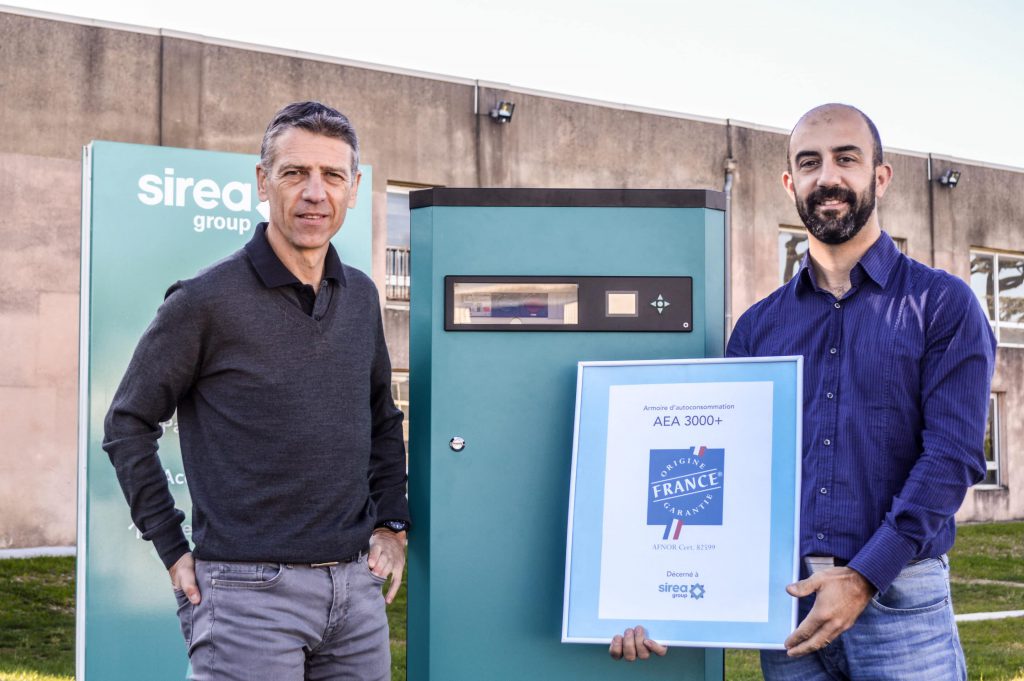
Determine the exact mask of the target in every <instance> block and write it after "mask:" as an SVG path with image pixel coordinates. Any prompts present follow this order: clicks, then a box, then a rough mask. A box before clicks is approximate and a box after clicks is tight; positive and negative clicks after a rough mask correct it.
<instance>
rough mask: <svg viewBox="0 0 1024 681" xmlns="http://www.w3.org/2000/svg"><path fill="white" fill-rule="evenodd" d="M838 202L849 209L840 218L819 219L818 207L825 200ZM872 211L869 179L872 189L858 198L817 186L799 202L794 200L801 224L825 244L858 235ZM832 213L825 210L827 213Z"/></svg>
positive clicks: (842, 190) (848, 191)
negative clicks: (802, 222)
mask: <svg viewBox="0 0 1024 681" xmlns="http://www.w3.org/2000/svg"><path fill="white" fill-rule="evenodd" d="M833 199H837V200H839V201H844V202H846V204H847V205H848V206H849V209H848V210H847V211H846V213H845V214H844V215H843V216H842V217H839V216H833V217H822V216H821V215H819V213H818V206H819V205H821V204H822V203H824V202H825V201H829V200H833ZM874 210H875V178H873V177H872V178H871V186H870V187H868V189H867V191H865V192H864V193H863V194H861V195H860V196H857V195H856V194H855V193H854V192H853V190H851V189H846V188H845V187H820V188H818V189H815V190H814V191H813V192H811V193H810V195H808V197H807V198H806V199H805V200H803V201H801V200H800V199H799V198H797V200H796V212H797V213H799V214H800V219H801V220H803V221H804V226H806V227H807V231H808V232H810V233H811V234H812V235H813V236H814V238H815V239H817V240H818V241H821V242H823V243H826V244H832V245H833V246H834V245H836V244H842V243H846V242H847V241H849V240H850V239H852V238H853V237H855V236H856V235H857V232H859V231H860V230H861V228H862V227H864V225H866V224H867V223H868V219H870V218H871V213H872V212H873V211H874ZM828 212H831V211H826V214H827V213H828Z"/></svg>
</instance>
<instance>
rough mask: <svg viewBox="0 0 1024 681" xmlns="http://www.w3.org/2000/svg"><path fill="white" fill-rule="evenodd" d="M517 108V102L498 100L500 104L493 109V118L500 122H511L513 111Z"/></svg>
mask: <svg viewBox="0 0 1024 681" xmlns="http://www.w3.org/2000/svg"><path fill="white" fill-rule="evenodd" d="M515 110H516V105H515V103H513V102H506V101H505V100H501V101H500V102H498V106H496V107H494V108H493V109H491V118H493V119H494V120H495V121H497V122H498V123H511V122H512V113H513V112H514V111H515Z"/></svg>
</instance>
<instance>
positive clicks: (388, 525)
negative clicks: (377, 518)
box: [374, 520, 409, 532]
mask: <svg viewBox="0 0 1024 681" xmlns="http://www.w3.org/2000/svg"><path fill="white" fill-rule="evenodd" d="M380 527H383V528H384V529H386V530H391V531H392V532H405V531H406V530H408V529H409V521H408V520H382V521H381V522H379V523H377V528H380ZM377 528H374V529H377Z"/></svg>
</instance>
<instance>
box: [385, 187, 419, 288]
mask: <svg viewBox="0 0 1024 681" xmlns="http://www.w3.org/2000/svg"><path fill="white" fill-rule="evenodd" d="M423 188H424V186H423V185H408V184H388V190H387V198H388V243H387V249H386V251H385V260H384V265H385V268H384V272H385V282H386V285H387V286H386V290H385V297H386V299H387V300H390V301H399V302H403V301H408V300H409V272H410V270H409V227H410V216H409V192H411V191H415V190H417V189H423Z"/></svg>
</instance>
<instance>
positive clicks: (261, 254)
mask: <svg viewBox="0 0 1024 681" xmlns="http://www.w3.org/2000/svg"><path fill="white" fill-rule="evenodd" d="M245 253H246V255H247V256H249V262H251V263H252V266H253V269H255V270H256V274H257V275H258V276H259V278H260V281H262V282H263V285H264V286H266V287H267V288H277V287H279V286H296V285H298V286H303V285H304V284H303V283H302V282H301V281H299V279H298V277H296V276H295V275H294V274H292V273H291V271H290V270H289V269H288V268H287V267H285V266H284V263H283V262H281V259H280V258H278V257H277V253H274V249H273V248H271V246H270V242H269V241H267V223H266V222H261V223H259V224H258V225H256V229H255V230H254V231H253V235H252V238H251V239H249V243H247V244H246V245H245ZM323 278H324V279H331V280H334V281H336V282H338V283H339V284H341V285H342V286H344V285H345V272H344V269H343V268H342V266H341V258H340V257H338V251H337V249H335V248H334V244H330V245H329V246H328V248H327V257H326V258H324V275H323Z"/></svg>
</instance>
